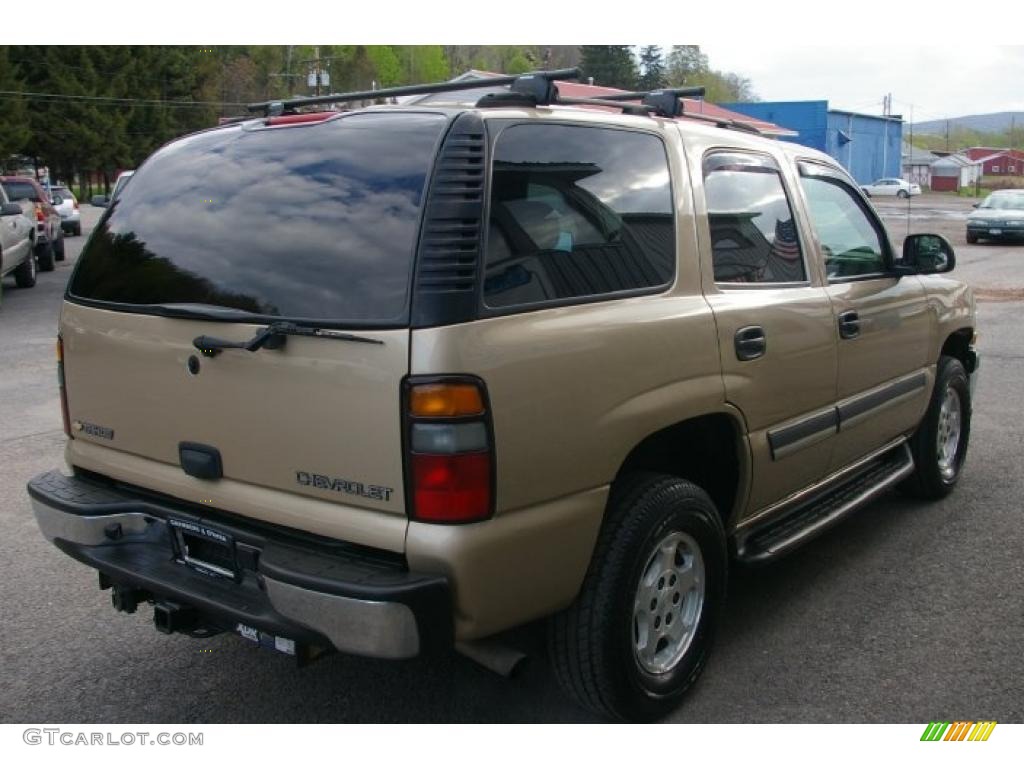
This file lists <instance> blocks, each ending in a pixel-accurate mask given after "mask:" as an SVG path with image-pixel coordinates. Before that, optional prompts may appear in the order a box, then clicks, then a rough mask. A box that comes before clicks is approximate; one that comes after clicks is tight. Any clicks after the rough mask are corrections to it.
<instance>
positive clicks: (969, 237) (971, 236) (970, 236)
mask: <svg viewBox="0 0 1024 768" xmlns="http://www.w3.org/2000/svg"><path fill="white" fill-rule="evenodd" d="M967 242H968V243H970V244H971V245H974V244H975V243H976V242H978V236H977V235H976V234H974V233H973V232H968V233H967Z"/></svg>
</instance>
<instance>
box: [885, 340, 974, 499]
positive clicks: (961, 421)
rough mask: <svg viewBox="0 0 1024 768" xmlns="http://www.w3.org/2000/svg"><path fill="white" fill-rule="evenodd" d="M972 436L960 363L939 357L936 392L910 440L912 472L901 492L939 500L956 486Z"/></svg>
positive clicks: (964, 374) (968, 396)
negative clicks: (912, 462)
mask: <svg viewBox="0 0 1024 768" xmlns="http://www.w3.org/2000/svg"><path fill="white" fill-rule="evenodd" d="M970 436H971V390H970V385H969V383H968V380H967V372H966V371H965V370H964V366H963V363H961V362H960V361H959V360H957V359H956V358H955V357H946V356H943V357H941V358H939V366H938V371H937V372H936V376H935V389H934V390H933V391H932V398H931V402H930V403H929V405H928V410H927V411H926V412H925V415H924V419H922V420H921V424H920V425H919V426H918V428H917V432H915V433H914V436H913V437H912V438H911V441H910V448H911V451H912V453H913V455H914V473H913V474H912V475H911V476H910V477H908V478H907V479H906V481H905V482H904V484H903V486H902V487H903V489H904V490H906V491H907V492H908V493H910V494H911V495H913V496H917V497H919V498H922V499H940V498H942V497H943V496H945V495H946V494H948V493H949V492H950V491H952V490H953V488H954V486H956V483H957V481H958V480H959V479H960V470H961V469H963V465H964V459H965V458H966V457H967V443H968V440H969V438H970Z"/></svg>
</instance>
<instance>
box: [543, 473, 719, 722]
mask: <svg viewBox="0 0 1024 768" xmlns="http://www.w3.org/2000/svg"><path fill="white" fill-rule="evenodd" d="M677 535H678V536H685V537H686V538H687V539H688V541H689V542H692V543H695V544H696V546H697V548H698V549H699V553H700V557H701V559H702V562H703V575H704V578H703V587H704V595H703V598H704V599H703V604H702V605H700V606H699V607H698V608H695V609H694V611H695V612H696V611H697V610H699V613H696V615H695V621H693V623H692V625H693V626H695V630H694V631H693V632H692V634H691V633H687V634H691V638H692V639H690V640H689V641H688V645H686V644H683V643H682V642H680V643H679V644H678V650H679V651H682V655H681V657H679V658H678V659H675V660H674V661H671V660H669V661H671V666H670V667H668V668H667V669H666V670H665V671H664V672H661V673H653V672H651V671H650V670H648V669H646V668H645V666H644V663H643V662H641V660H640V658H639V654H640V653H641V651H639V650H638V649H637V645H638V644H639V639H638V637H639V635H638V626H639V625H637V624H635V620H634V613H635V605H636V603H637V602H638V601H639V599H640V592H639V590H640V589H642V588H643V587H641V577H642V576H643V575H644V574H645V573H648V574H649V573H651V569H652V567H653V568H657V567H658V565H657V564H656V563H655V562H654V558H655V557H656V554H657V552H658V551H659V550H658V547H657V545H658V544H659V543H660V542H664V541H666V539H670V538H671V537H673V536H677ZM686 546H689V545H686ZM672 551H673V552H674V555H673V562H674V563H676V564H677V565H678V564H680V563H683V564H685V563H686V562H687V561H686V559H685V558H682V559H680V550H679V549H673V550H672ZM683 551H689V550H683ZM689 562H690V563H691V567H693V566H692V564H693V563H695V562H696V557H695V556H694V555H691V557H690V561H689ZM728 562H729V561H728V554H727V550H726V543H725V531H724V529H723V527H722V522H721V520H720V518H719V516H718V512H717V511H716V509H715V505H714V504H713V503H712V501H711V499H710V498H708V495H707V494H706V493H705V492H704V491H703V490H701V489H700V488H698V487H697V486H696V485H694V484H693V483H690V482H688V481H686V480H682V479H680V478H677V477H670V476H667V475H656V474H649V473H643V474H636V475H631V476H628V477H626V478H623V479H621V480H619V481H617V482H616V483H615V485H614V486H613V487H612V492H611V497H610V498H609V502H608V511H607V513H606V516H605V521H604V525H603V526H602V529H601V533H600V535H599V537H598V540H597V544H596V546H595V548H594V555H593V558H592V560H591V563H590V567H589V569H588V571H587V575H586V577H585V578H584V581H583V586H582V588H581V590H580V594H579V596H578V597H577V599H576V601H575V602H574V603H573V604H572V605H571V606H569V608H567V609H566V610H565V611H563V612H562V613H560V614H558V615H556V616H553V617H552V618H551V620H550V623H549V632H548V640H549V651H550V657H551V662H552V665H553V667H554V671H555V675H556V677H557V678H558V682H559V684H560V685H561V686H562V688H563V689H564V690H565V691H566V693H568V694H569V695H570V696H572V697H573V698H575V699H576V700H577V701H579V703H580V704H582V705H583V706H585V707H587V708H589V709H591V710H593V711H595V712H597V713H598V714H601V715H604V716H606V717H610V718H613V719H617V720H641V721H647V720H653V719H656V718H658V717H661V716H663V715H665V714H666V713H668V712H669V711H670V710H672V709H673V708H674V707H675V706H676V705H677V704H678V703H679V702H680V700H681V699H682V697H683V695H684V694H685V693H686V691H687V689H688V688H690V686H691V685H693V683H694V682H695V681H696V680H697V678H698V677H699V676H700V673H701V672H702V671H703V669H704V665H705V663H706V662H707V658H708V653H709V651H710V650H711V645H712V640H713V638H714V634H715V630H716V628H717V626H718V623H719V620H720V618H721V613H722V608H723V606H724V603H725V588H726V579H727V575H728ZM692 572H696V570H695V569H694V571H692ZM671 578H672V583H675V576H672V577H671ZM656 582H657V583H655V584H652V586H651V587H649V588H648V589H649V594H652V595H656V596H657V601H658V608H657V611H655V610H654V605H653V603H654V602H655V601H654V600H652V609H651V611H650V614H651V615H657V614H659V613H660V612H662V611H667V612H671V611H672V610H677V609H680V611H681V609H684V608H686V607H688V606H690V605H694V604H695V599H696V595H697V594H698V593H697V592H696V591H693V590H691V591H690V592H687V593H685V596H684V597H682V598H680V593H679V592H674V593H673V592H672V590H671V587H669V586H668V582H665V581H664V579H656ZM663 582H664V583H663ZM663 586H665V587H668V588H667V589H666V590H664V591H659V592H655V590H661V589H662V587H663ZM662 595H663V597H662ZM662 601H664V602H662ZM644 604H646V598H645V599H644ZM673 605H675V606H677V608H673V607H672V606H673ZM644 611H645V612H646V611H647V609H646V608H645V609H644ZM664 615H665V618H664V619H660V617H659V619H655V620H654V621H655V622H657V621H658V620H662V621H664V622H666V623H665V624H663V625H662V627H666V626H667V625H668V624H670V623H671V622H672V617H671V614H670V613H665V614H664ZM677 615H678V616H679V624H677V626H679V625H680V624H683V618H682V613H681V612H678V614H677ZM650 626H653V627H657V626H658V624H657V623H654V624H651V625H650ZM687 626H689V624H687ZM648 631H650V630H648ZM661 631H664V629H662V630H661ZM661 643H662V638H660V637H659V639H658V640H657V643H656V645H655V648H656V649H660V648H662V645H661ZM666 645H667V643H666ZM670 650H671V649H670Z"/></svg>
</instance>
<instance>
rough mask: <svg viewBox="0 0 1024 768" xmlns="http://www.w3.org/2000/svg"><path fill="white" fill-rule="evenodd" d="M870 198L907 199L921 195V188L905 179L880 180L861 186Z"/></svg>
mask: <svg viewBox="0 0 1024 768" xmlns="http://www.w3.org/2000/svg"><path fill="white" fill-rule="evenodd" d="M861 189H863V190H864V194H865V195H867V196H868V197H886V196H889V197H902V198H907V197H911V196H913V195H920V194H921V187H920V186H919V185H917V184H911V183H910V182H909V181H904V180H903V179H879V180H878V181H875V182H872V183H871V184H863V185H861Z"/></svg>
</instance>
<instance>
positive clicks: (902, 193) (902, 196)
mask: <svg viewBox="0 0 1024 768" xmlns="http://www.w3.org/2000/svg"><path fill="white" fill-rule="evenodd" d="M896 197H898V198H900V199H901V200H906V199H907V198H908V197H910V193H909V192H907V190H905V189H901V190H899V191H898V192H897V193H896Z"/></svg>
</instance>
